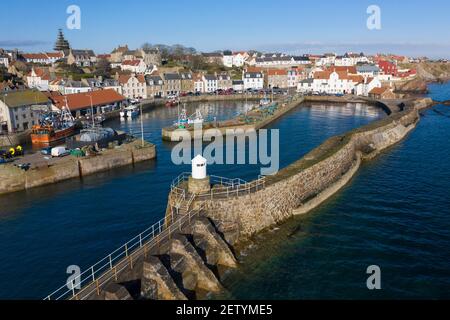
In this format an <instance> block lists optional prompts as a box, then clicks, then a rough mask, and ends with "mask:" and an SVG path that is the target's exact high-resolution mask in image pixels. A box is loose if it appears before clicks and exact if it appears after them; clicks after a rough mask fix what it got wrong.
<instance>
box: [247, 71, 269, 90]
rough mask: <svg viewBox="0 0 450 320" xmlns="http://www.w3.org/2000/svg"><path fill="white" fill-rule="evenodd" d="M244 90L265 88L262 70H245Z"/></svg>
mask: <svg viewBox="0 0 450 320" xmlns="http://www.w3.org/2000/svg"><path fill="white" fill-rule="evenodd" d="M242 80H243V81H244V90H248V89H253V90H261V89H263V88H264V76H263V74H262V73H261V72H248V71H247V72H244V74H243V78H242Z"/></svg>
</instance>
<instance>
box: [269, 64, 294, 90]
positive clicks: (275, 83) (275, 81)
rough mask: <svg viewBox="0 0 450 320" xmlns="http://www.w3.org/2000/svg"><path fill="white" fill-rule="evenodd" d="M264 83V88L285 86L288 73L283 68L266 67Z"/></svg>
mask: <svg viewBox="0 0 450 320" xmlns="http://www.w3.org/2000/svg"><path fill="white" fill-rule="evenodd" d="M264 75H265V77H264V85H265V87H266V88H269V89H273V88H287V87H288V73H287V71H286V70H284V69H268V70H267V71H266V72H265V74H264Z"/></svg>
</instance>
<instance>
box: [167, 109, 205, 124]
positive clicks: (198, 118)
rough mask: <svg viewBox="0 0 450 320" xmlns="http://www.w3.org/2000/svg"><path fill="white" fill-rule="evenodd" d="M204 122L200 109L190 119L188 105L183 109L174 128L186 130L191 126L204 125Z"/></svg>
mask: <svg viewBox="0 0 450 320" xmlns="http://www.w3.org/2000/svg"><path fill="white" fill-rule="evenodd" d="M204 121H205V120H204V118H203V115H202V113H201V111H200V109H197V110H196V111H195V113H194V114H193V115H192V116H190V117H188V115H187V111H186V105H183V108H182V109H181V111H180V112H179V113H178V121H177V122H175V123H174V126H175V127H177V128H179V129H186V127H187V126H189V125H196V124H202V123H204Z"/></svg>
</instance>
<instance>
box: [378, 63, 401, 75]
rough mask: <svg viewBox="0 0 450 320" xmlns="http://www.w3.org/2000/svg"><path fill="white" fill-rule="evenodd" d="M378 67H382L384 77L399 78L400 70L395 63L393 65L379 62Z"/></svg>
mask: <svg viewBox="0 0 450 320" xmlns="http://www.w3.org/2000/svg"><path fill="white" fill-rule="evenodd" d="M378 66H379V67H380V69H381V71H382V72H383V74H384V75H390V76H393V77H397V75H398V68H397V65H396V64H395V63H392V62H390V61H386V60H380V61H378Z"/></svg>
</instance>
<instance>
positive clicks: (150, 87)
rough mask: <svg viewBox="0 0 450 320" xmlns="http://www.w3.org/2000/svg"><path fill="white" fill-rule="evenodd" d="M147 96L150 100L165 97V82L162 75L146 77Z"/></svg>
mask: <svg viewBox="0 0 450 320" xmlns="http://www.w3.org/2000/svg"><path fill="white" fill-rule="evenodd" d="M145 81H146V83H147V96H148V97H149V98H162V97H164V96H165V95H164V81H163V79H162V78H161V76H160V75H146V76H145Z"/></svg>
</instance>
